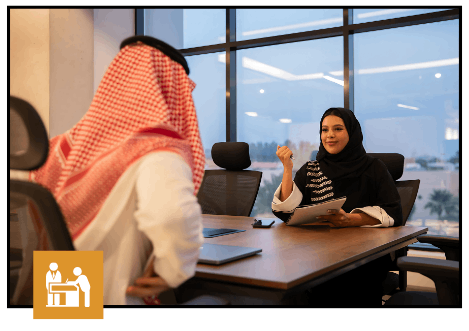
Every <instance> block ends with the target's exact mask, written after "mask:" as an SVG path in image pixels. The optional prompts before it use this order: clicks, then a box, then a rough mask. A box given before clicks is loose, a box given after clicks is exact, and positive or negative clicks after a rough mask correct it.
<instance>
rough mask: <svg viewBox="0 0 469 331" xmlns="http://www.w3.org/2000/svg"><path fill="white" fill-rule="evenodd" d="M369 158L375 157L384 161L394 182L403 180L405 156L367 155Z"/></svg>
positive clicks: (390, 154)
mask: <svg viewBox="0 0 469 331" xmlns="http://www.w3.org/2000/svg"><path fill="white" fill-rule="evenodd" d="M367 154H368V155H369V156H372V157H375V158H377V159H380V160H381V161H383V163H384V164H385V165H386V167H387V168H388V171H389V173H390V174H391V176H392V179H394V181H396V180H398V179H399V178H401V176H402V173H403V172H404V156H403V155H402V154H399V153H367Z"/></svg>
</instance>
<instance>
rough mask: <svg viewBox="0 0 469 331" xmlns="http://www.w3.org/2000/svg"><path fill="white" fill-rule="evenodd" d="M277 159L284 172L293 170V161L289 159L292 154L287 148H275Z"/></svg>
mask: <svg viewBox="0 0 469 331" xmlns="http://www.w3.org/2000/svg"><path fill="white" fill-rule="evenodd" d="M276 154H277V157H278V158H279V160H280V161H281V162H282V164H283V168H284V169H285V170H292V169H293V161H292V159H291V158H290V157H291V156H292V155H293V152H292V151H291V150H290V149H289V148H288V147H287V146H282V147H280V146H277V152H276Z"/></svg>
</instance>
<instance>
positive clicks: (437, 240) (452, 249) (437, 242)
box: [417, 235, 461, 261]
mask: <svg viewBox="0 0 469 331" xmlns="http://www.w3.org/2000/svg"><path fill="white" fill-rule="evenodd" d="M417 240H418V241H419V242H421V243H428V244H431V245H433V246H436V247H438V248H440V249H441V250H442V251H443V252H445V255H446V259H447V260H452V261H461V243H460V242H459V238H454V237H437V236H428V235H423V236H418V237H417Z"/></svg>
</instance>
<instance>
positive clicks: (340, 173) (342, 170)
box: [316, 108, 374, 180]
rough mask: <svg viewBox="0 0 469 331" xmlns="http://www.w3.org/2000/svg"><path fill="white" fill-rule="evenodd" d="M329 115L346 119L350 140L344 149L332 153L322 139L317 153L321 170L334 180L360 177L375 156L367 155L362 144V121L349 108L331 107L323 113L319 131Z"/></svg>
mask: <svg viewBox="0 0 469 331" xmlns="http://www.w3.org/2000/svg"><path fill="white" fill-rule="evenodd" d="M329 115H333V116H337V117H340V118H341V119H342V120H343V121H344V124H345V128H346V129H347V133H348V135H349V141H348V143H347V145H345V147H344V149H343V150H342V151H340V152H339V153H337V154H330V153H329V152H327V151H326V149H325V148H324V146H323V144H322V140H321V143H320V145H319V152H318V154H317V155H316V160H317V161H319V166H320V168H321V171H322V172H323V173H324V174H325V175H326V176H327V177H328V178H329V179H332V180H337V179H345V178H353V177H358V176H360V175H361V174H362V173H363V172H364V171H365V170H366V169H367V168H368V167H369V166H370V165H371V163H372V162H373V160H374V158H373V157H371V156H368V155H366V151H365V148H364V147H363V144H362V142H363V134H362V130H361V127H360V123H359V122H358V120H357V119H356V117H355V115H354V114H353V112H352V111H351V110H349V109H345V108H329V109H328V110H326V112H325V113H324V114H323V115H322V118H321V123H320V127H319V133H321V130H322V122H323V121H324V118H325V117H326V116H329Z"/></svg>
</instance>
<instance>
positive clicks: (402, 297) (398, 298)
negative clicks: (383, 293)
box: [384, 291, 439, 306]
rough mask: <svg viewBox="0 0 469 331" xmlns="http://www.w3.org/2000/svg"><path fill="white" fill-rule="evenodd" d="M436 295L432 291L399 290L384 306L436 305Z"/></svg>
mask: <svg viewBox="0 0 469 331" xmlns="http://www.w3.org/2000/svg"><path fill="white" fill-rule="evenodd" d="M438 304H439V303H438V297H437V294H436V293H432V292H413V291H409V292H399V293H396V294H394V295H393V296H392V297H391V298H389V300H387V301H386V303H385V304H384V305H385V306H437V305H438Z"/></svg>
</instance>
